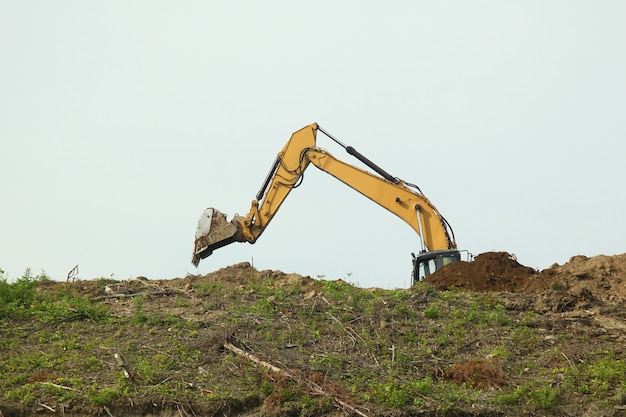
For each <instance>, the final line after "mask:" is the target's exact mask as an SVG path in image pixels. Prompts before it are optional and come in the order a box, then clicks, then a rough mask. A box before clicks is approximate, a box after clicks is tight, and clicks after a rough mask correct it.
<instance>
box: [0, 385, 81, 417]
mask: <svg viewBox="0 0 626 417" xmlns="http://www.w3.org/2000/svg"><path fill="white" fill-rule="evenodd" d="M40 384H45V385H52V386H53V387H56V388H61V389H66V390H69V391H78V390H77V389H76V388H72V387H66V386H64V385H59V384H54V383H52V382H47V381H42V382H40ZM0 417H2V416H0Z"/></svg>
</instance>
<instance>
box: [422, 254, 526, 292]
mask: <svg viewBox="0 0 626 417" xmlns="http://www.w3.org/2000/svg"><path fill="white" fill-rule="evenodd" d="M536 273H537V271H535V270H534V269H533V268H529V267H527V266H523V265H521V264H519V263H518V262H517V260H516V259H515V257H514V256H512V255H510V254H508V253H507V252H485V253H481V254H480V255H478V256H477V257H476V258H475V259H474V261H472V262H457V263H454V264H450V265H448V266H446V267H445V268H443V269H441V270H439V271H437V272H436V273H434V274H432V275H430V276H428V277H426V280H425V281H426V282H430V283H431V284H433V285H434V286H435V287H436V288H438V289H446V288H449V287H457V288H463V289H467V290H472V291H498V292H499V291H512V292H516V291H519V290H520V289H521V288H522V287H525V286H527V285H528V282H529V280H530V278H531V277H532V276H533V275H535V274H536Z"/></svg>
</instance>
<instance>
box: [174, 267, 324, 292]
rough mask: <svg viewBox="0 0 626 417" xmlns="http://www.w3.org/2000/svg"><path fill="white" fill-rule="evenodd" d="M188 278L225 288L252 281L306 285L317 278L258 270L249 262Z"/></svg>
mask: <svg viewBox="0 0 626 417" xmlns="http://www.w3.org/2000/svg"><path fill="white" fill-rule="evenodd" d="M185 279H186V280H189V281H191V284H192V285H193V284H197V283H216V284H219V285H220V287H222V288H224V289H232V288H240V287H244V286H246V285H249V284H252V283H259V284H260V283H263V282H264V281H270V282H271V283H272V286H273V287H276V288H277V287H282V286H285V285H299V286H301V287H306V286H309V285H312V284H313V283H314V282H315V280H314V279H313V278H311V277H309V276H302V275H299V274H287V273H284V272H282V271H278V270H275V271H274V270H262V271H257V270H256V269H255V268H254V267H253V266H252V265H251V264H250V263H249V262H241V263H238V264H235V265H231V266H227V267H225V268H221V269H218V270H217V271H214V272H210V273H208V274H206V275H202V276H200V275H198V276H188V277H186V278H185Z"/></svg>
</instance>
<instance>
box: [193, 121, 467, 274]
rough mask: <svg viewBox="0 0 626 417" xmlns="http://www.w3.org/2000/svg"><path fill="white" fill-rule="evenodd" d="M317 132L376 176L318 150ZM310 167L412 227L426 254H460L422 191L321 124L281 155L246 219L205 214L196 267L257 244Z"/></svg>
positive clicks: (306, 129)
mask: <svg viewBox="0 0 626 417" xmlns="http://www.w3.org/2000/svg"><path fill="white" fill-rule="evenodd" d="M318 131H321V132H323V133H324V134H326V135H327V136H329V137H330V138H331V139H332V140H334V141H335V142H337V143H338V144H339V145H341V146H342V147H343V148H344V149H345V150H346V151H347V152H348V154H350V155H352V156H354V157H356V158H357V159H359V160H360V161H361V162H363V163H364V164H365V165H367V166H368V167H369V168H370V169H372V170H374V171H375V172H376V174H373V173H370V172H368V171H366V170H363V169H361V168H358V167H356V166H353V165H351V164H348V163H346V162H343V161H341V160H339V159H337V158H335V157H334V156H333V155H331V154H330V153H329V152H327V151H326V150H324V149H321V148H318V147H316V136H317V132H318ZM309 164H313V165H315V166H316V167H317V168H319V169H320V170H322V171H324V172H326V173H328V174H330V175H332V176H333V177H335V178H337V179H338V180H339V181H341V182H343V183H344V184H346V185H348V186H349V187H351V188H353V189H355V190H356V191H358V192H359V193H361V194H363V195H364V196H366V197H367V198H369V199H370V200H372V201H373V202H375V203H376V204H378V205H380V206H382V207H384V208H385V209H387V210H388V211H390V212H392V213H393V214H395V215H396V216H398V217H400V218H401V219H402V220H404V221H405V222H406V223H408V224H409V226H411V227H412V228H413V230H415V232H416V233H417V234H418V235H419V236H420V243H421V252H422V253H426V252H431V251H446V250H455V249H456V243H455V241H454V235H453V233H452V229H451V228H450V226H449V224H448V223H447V221H446V220H445V219H444V218H443V216H441V214H440V213H439V212H438V211H437V209H436V208H435V206H434V205H433V204H432V203H431V202H430V201H429V200H428V199H427V198H426V197H425V196H424V195H423V194H422V193H421V191H420V190H419V188H418V187H417V186H415V185H412V184H408V183H406V182H404V181H402V180H400V179H398V178H396V177H393V176H391V175H390V174H388V173H387V172H386V171H384V170H383V169H381V168H380V167H378V166H377V165H375V164H374V163H373V162H371V161H370V160H369V159H367V158H366V157H364V156H363V155H361V154H360V153H359V152H357V151H356V150H355V149H354V148H352V147H350V146H345V145H343V144H342V143H341V142H339V141H338V140H337V139H335V138H334V137H332V136H331V135H329V134H328V133H327V132H325V131H324V130H323V129H321V128H320V127H319V126H318V125H317V124H311V125H309V126H306V127H304V128H302V129H300V130H298V131H297V132H295V133H294V134H293V135H292V136H291V138H290V139H289V141H288V142H287V143H286V144H285V146H284V147H283V149H282V150H281V151H280V152H279V153H278V156H277V158H276V160H275V162H274V164H273V165H272V167H271V169H270V171H269V173H268V175H267V178H266V179H265V181H264V183H263V185H262V187H261V189H260V190H259V192H258V193H257V195H256V199H255V200H253V201H252V204H251V207H250V211H249V212H248V214H247V215H245V216H239V215H236V216H235V217H234V218H233V219H232V220H231V221H230V222H228V221H227V219H226V216H225V215H224V214H223V213H221V212H220V211H219V210H216V209H214V208H208V209H206V210H205V211H204V212H203V213H202V216H201V217H200V220H199V222H198V228H197V230H196V239H195V242H194V253H193V259H192V263H193V264H194V265H196V266H198V264H199V262H200V260H201V259H204V258H206V257H208V256H210V255H211V253H212V252H213V250H215V249H217V248H220V247H222V246H225V245H228V244H230V243H233V242H248V243H254V242H256V240H257V239H258V238H259V236H260V235H261V234H262V233H263V231H264V230H265V228H266V227H267V226H268V224H269V223H270V221H271V220H272V218H273V217H274V215H275V214H276V212H277V211H278V209H279V208H280V206H281V204H282V203H283V201H284V200H285V198H286V197H287V196H288V195H289V192H291V190H292V189H294V188H296V187H297V186H298V185H300V182H301V181H302V178H303V177H302V176H303V174H304V171H305V170H306V169H307V167H308V166H309ZM455 252H456V251H453V253H455ZM415 273H416V272H415V271H414V275H415Z"/></svg>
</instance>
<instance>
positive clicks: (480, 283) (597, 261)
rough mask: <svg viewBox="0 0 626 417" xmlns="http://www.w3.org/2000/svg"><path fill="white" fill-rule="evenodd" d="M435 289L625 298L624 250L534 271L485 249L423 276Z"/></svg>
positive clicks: (581, 257) (582, 257)
mask: <svg viewBox="0 0 626 417" xmlns="http://www.w3.org/2000/svg"><path fill="white" fill-rule="evenodd" d="M426 282H430V283H431V284H433V285H434V286H435V287H436V288H438V289H445V288H449V287H457V288H462V289H466V290H470V291H481V292H513V293H524V294H540V293H546V292H567V293H570V294H575V295H581V294H583V295H585V297H587V298H589V297H591V298H593V299H597V300H601V301H620V300H626V285H625V284H626V254H622V255H614V256H605V255H598V256H594V257H592V258H588V257H586V256H582V255H577V256H573V257H572V258H570V260H569V262H567V263H566V264H564V265H558V264H554V265H552V266H551V267H550V268H547V269H544V270H543V271H536V270H534V269H532V268H529V267H527V266H523V265H521V264H519V263H518V262H517V260H516V259H515V257H514V256H512V255H510V254H508V253H506V252H486V253H482V254H480V255H478V256H477V257H476V258H475V260H474V261H473V262H458V263H454V264H450V265H448V266H446V267H445V268H443V269H441V270H440V271H437V272H436V273H434V274H432V275H430V276H429V277H427V278H426Z"/></svg>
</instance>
